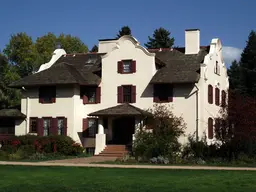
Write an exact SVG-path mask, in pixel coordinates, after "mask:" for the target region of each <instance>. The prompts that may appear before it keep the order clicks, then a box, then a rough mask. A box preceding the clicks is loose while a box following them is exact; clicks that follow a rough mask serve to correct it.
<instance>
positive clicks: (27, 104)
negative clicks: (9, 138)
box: [22, 87, 29, 134]
mask: <svg viewBox="0 0 256 192" xmlns="http://www.w3.org/2000/svg"><path fill="white" fill-rule="evenodd" d="M22 89H23V90H24V91H26V89H25V87H22ZM27 133H29V97H28V96H27V97H26V129H25V134H27Z"/></svg>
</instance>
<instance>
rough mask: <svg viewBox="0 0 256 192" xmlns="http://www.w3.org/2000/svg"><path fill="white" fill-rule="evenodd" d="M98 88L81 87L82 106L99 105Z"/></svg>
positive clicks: (99, 90)
mask: <svg viewBox="0 0 256 192" xmlns="http://www.w3.org/2000/svg"><path fill="white" fill-rule="evenodd" d="M100 92H101V89H100V87H96V86H81V87H80V97H81V99H83V103H84V104H95V103H100Z"/></svg>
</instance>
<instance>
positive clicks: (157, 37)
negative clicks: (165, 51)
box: [145, 27, 174, 49]
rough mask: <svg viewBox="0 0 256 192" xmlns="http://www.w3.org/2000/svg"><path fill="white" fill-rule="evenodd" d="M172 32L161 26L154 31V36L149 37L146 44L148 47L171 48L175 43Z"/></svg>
mask: <svg viewBox="0 0 256 192" xmlns="http://www.w3.org/2000/svg"><path fill="white" fill-rule="evenodd" d="M170 35H171V33H170V32H169V31H168V30H166V29H164V28H162V27H160V28H159V29H156V30H155V31H154V34H153V37H150V36H149V37H148V39H149V41H148V42H147V43H146V44H145V46H146V47H147V48H148V49H158V48H171V47H172V46H173V44H174V38H173V37H170Z"/></svg>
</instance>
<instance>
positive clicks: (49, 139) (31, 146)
mask: <svg viewBox="0 0 256 192" xmlns="http://www.w3.org/2000/svg"><path fill="white" fill-rule="evenodd" d="M1 144H2V147H1V150H3V151H5V152H7V153H9V154H15V153H16V152H17V151H19V150H20V151H23V153H24V158H25V157H29V156H31V155H33V154H35V153H36V152H37V153H44V154H52V153H58V154H60V155H63V156H78V155H81V154H82V153H83V151H84V148H83V147H82V146H81V145H80V144H77V143H75V142H74V141H73V140H72V139H71V138H70V137H67V136H44V137H39V136H34V135H24V136H14V137H12V138H9V139H6V140H3V141H1Z"/></svg>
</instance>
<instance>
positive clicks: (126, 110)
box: [89, 103, 152, 116]
mask: <svg viewBox="0 0 256 192" xmlns="http://www.w3.org/2000/svg"><path fill="white" fill-rule="evenodd" d="M124 115H126V116H151V115H152V114H151V113H149V112H147V111H145V110H142V109H140V108H138V107H135V106H133V105H131V104H128V103H124V104H120V105H117V106H114V107H109V108H106V109H102V110H99V111H95V112H93V113H90V114H89V116H124Z"/></svg>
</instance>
